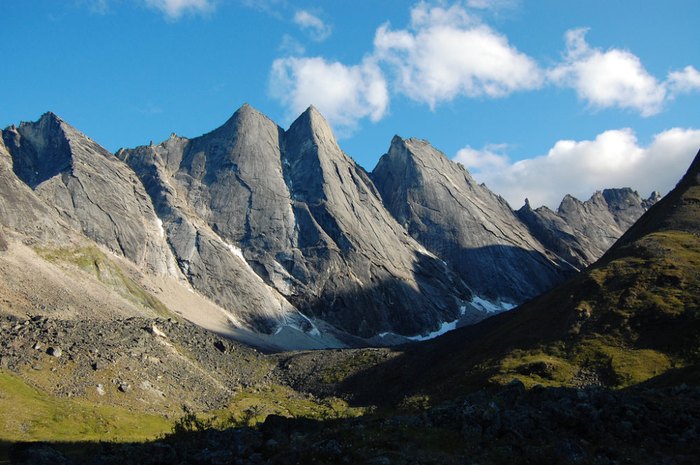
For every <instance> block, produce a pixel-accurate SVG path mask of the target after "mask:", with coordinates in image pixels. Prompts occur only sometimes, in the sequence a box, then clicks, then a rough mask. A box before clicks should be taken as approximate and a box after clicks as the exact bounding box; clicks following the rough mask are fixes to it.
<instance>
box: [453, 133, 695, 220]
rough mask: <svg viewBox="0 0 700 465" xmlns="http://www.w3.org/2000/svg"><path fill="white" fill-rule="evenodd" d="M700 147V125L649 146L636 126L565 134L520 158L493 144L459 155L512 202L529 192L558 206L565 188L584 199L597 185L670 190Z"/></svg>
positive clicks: (659, 138)
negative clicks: (585, 135) (591, 135)
mask: <svg viewBox="0 0 700 465" xmlns="http://www.w3.org/2000/svg"><path fill="white" fill-rule="evenodd" d="M698 148H700V130H698V129H681V128H673V129H669V130H667V131H664V132H662V133H660V134H657V135H656V136H655V137H654V139H653V141H652V142H651V144H649V145H648V146H647V147H643V146H641V145H640V144H639V142H638V141H637V138H636V136H635V134H634V132H633V131H632V130H630V129H619V130H610V131H605V132H603V133H602V134H599V135H598V136H597V137H596V138H595V139H594V140H584V141H573V140H561V141H558V142H557V143H556V144H554V146H553V147H552V148H551V149H550V150H549V152H548V153H547V154H546V155H543V156H539V157H535V158H530V159H525V160H521V161H518V162H515V163H510V162H509V161H507V157H505V155H504V154H502V153H497V154H495V155H496V156H497V157H498V158H496V159H494V153H493V150H489V148H488V147H487V148H486V149H485V150H483V151H477V150H474V149H471V148H469V147H467V148H465V149H462V150H461V151H460V152H458V154H457V156H455V161H459V162H461V163H463V164H464V165H465V166H466V167H467V168H468V169H471V170H472V175H473V176H474V178H475V179H477V180H478V181H479V182H485V183H486V185H487V186H488V187H489V188H490V189H491V190H493V191H494V192H496V193H497V194H500V195H502V196H503V197H504V198H505V199H506V200H507V201H508V202H509V203H510V205H511V206H512V207H513V208H519V207H520V206H521V205H522V204H523V201H524V199H525V198H526V197H527V198H529V199H530V203H531V204H532V205H533V207H535V206H539V205H547V206H549V207H550V208H556V207H557V206H558V205H559V203H560V202H561V199H562V198H563V197H564V195H565V194H571V195H573V196H574V197H577V198H579V199H581V200H585V199H588V198H589V197H590V196H591V195H592V194H593V193H594V192H595V191H596V190H600V189H604V188H610V187H631V188H632V189H635V190H637V191H638V192H639V193H640V195H643V196H647V195H649V194H650V193H651V192H652V191H654V190H658V191H660V192H662V194H665V193H667V192H668V191H669V190H671V189H672V188H673V187H674V186H675V184H676V183H677V182H678V180H679V179H680V178H681V177H682V176H683V174H684V173H685V171H686V170H687V169H688V166H689V165H690V163H691V161H692V160H693V157H694V156H695V154H696V153H697V152H698ZM465 154H466V156H465ZM481 157H483V159H482V158H481Z"/></svg>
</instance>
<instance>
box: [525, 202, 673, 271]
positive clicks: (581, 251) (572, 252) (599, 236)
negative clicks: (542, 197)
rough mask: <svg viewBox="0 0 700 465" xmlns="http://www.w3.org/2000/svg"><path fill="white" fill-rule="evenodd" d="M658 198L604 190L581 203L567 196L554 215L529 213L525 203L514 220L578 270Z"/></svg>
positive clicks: (547, 211)
mask: <svg viewBox="0 0 700 465" xmlns="http://www.w3.org/2000/svg"><path fill="white" fill-rule="evenodd" d="M659 198H660V195H659V193H658V192H654V193H652V195H651V196H650V197H649V198H648V199H646V200H642V199H641V198H640V196H639V194H638V193H637V192H635V191H633V190H632V189H630V188H621V189H605V190H603V191H602V192H600V191H599V192H596V193H595V194H593V196H592V197H591V198H590V199H588V200H586V201H585V202H581V201H580V200H577V199H576V198H574V197H572V196H570V195H567V196H566V197H564V199H563V200H562V202H561V204H560V205H559V209H558V210H557V212H553V211H552V210H550V209H549V208H547V207H540V208H537V209H535V210H533V209H532V208H531V207H530V204H529V203H528V202H527V201H526V203H525V205H524V206H523V207H522V208H521V209H520V210H518V211H517V215H518V217H519V218H520V219H521V220H522V221H523V222H524V223H525V224H526V225H527V226H528V228H530V231H531V232H532V234H533V235H534V236H535V237H537V238H538V239H539V240H540V241H541V242H542V243H543V244H544V245H545V246H546V247H548V248H549V249H550V250H552V251H553V252H554V253H556V254H558V255H559V256H561V257H562V258H564V259H565V260H566V261H568V262H569V263H571V264H572V265H574V266H575V267H577V268H579V269H583V268H585V267H586V266H588V265H590V264H591V263H593V262H594V261H596V260H597V259H598V258H600V257H601V256H602V255H603V254H604V253H605V251H607V250H608V249H609V248H610V246H612V245H613V244H614V243H615V241H616V240H617V239H618V238H619V237H620V236H622V234H623V233H624V232H625V231H626V230H627V229H628V228H629V227H630V226H632V224H634V222H636V221H637V220H638V219H639V217H641V216H642V214H644V212H645V211H647V210H648V209H649V207H651V206H652V205H653V204H654V203H656V202H657V201H658V200H659Z"/></svg>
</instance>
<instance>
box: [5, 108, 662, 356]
mask: <svg viewBox="0 0 700 465" xmlns="http://www.w3.org/2000/svg"><path fill="white" fill-rule="evenodd" d="M2 141H3V144H2V146H0V161H1V163H2V166H1V167H0V168H1V169H2V171H1V172H0V175H2V177H3V183H2V187H0V189H2V191H0V223H1V224H2V225H3V227H4V228H5V229H6V233H5V235H6V236H11V237H15V235H16V237H17V239H18V241H19V242H20V243H22V244H24V245H27V246H29V247H28V248H27V249H24V252H25V253H24V256H23V258H22V259H23V260H25V261H31V262H32V265H31V266H32V267H33V268H34V270H33V271H32V272H31V275H32V276H31V277H29V276H27V277H26V278H27V279H26V280H25V285H26V283H36V286H37V287H40V288H42V289H46V286H45V284H43V283H42V281H46V280H47V279H48V278H47V277H45V276H44V274H46V272H44V271H43V270H41V268H42V267H44V265H45V264H44V263H43V262H45V261H46V259H47V257H49V258H51V259H52V261H53V265H55V266H59V267H61V266H62V267H63V272H65V267H66V265H75V262H76V261H78V262H81V261H82V262H85V261H86V260H85V259H84V257H82V258H80V257H78V258H76V257H75V256H74V255H75V254H74V253H72V252H71V253H67V254H66V253H65V252H66V250H75V249H76V245H75V244H79V246H77V249H79V250H82V251H90V252H89V253H87V255H88V256H91V255H95V254H98V255H99V256H100V257H102V258H101V260H104V261H105V263H112V262H115V263H112V265H109V266H107V265H105V267H111V268H114V269H115V270H116V271H114V273H116V274H120V273H121V274H122V275H125V276H126V278H128V282H129V285H128V286H127V285H125V284H124V283H123V282H121V281H123V280H120V279H117V280H116V282H115V279H112V278H109V279H107V278H105V277H104V276H103V275H104V273H102V272H101V271H100V270H99V267H97V272H95V273H93V274H94V276H92V277H91V278H96V279H92V282H90V283H86V284H79V285H78V287H80V286H83V287H89V288H95V289H96V290H95V292H101V293H104V292H106V293H108V294H110V297H109V298H106V300H105V302H106V303H105V306H104V307H106V308H107V310H106V313H107V314H109V313H110V311H111V310H112V309H113V308H115V307H117V308H118V307H120V306H130V307H132V308H131V309H130V310H124V312H126V313H132V314H137V315H141V314H143V312H144V311H145V312H146V313H148V312H150V311H152V310H153V307H158V306H159V305H162V306H164V307H166V308H168V309H169V310H171V311H174V312H176V313H178V314H180V315H183V316H185V317H186V318H188V319H190V320H191V321H194V322H195V323H198V324H200V325H202V326H204V327H205V328H208V329H213V330H215V331H219V332H223V333H227V334H229V335H231V336H234V337H238V338H239V339H241V340H245V341H248V342H251V343H253V344H256V345H258V346H261V347H270V348H274V347H275V346H277V347H280V348H295V347H296V348H303V347H343V346H357V345H366V344H368V343H369V344H380V345H384V344H396V343H400V342H405V341H408V340H410V339H411V338H413V339H426V338H430V337H434V336H435V335H437V334H441V333H443V332H444V331H446V330H448V329H452V328H454V327H457V326H461V325H464V324H471V323H474V322H476V321H479V320H481V319H483V318H485V317H487V316H489V315H490V314H492V313H494V312H500V311H503V310H507V309H510V308H512V307H514V306H516V305H518V304H520V303H522V302H524V301H526V300H528V299H531V298H533V297H535V296H537V295H539V294H541V293H542V292H544V291H546V290H548V289H551V288H552V287H554V286H555V285H557V284H559V283H561V282H562V281H564V280H565V279H566V278H568V277H570V276H572V275H574V274H575V273H576V272H577V271H578V270H580V269H583V268H585V267H586V266H587V265H589V264H590V263H592V262H593V261H594V260H595V259H597V258H598V257H600V256H601V255H602V254H603V253H604V252H605V250H606V249H607V248H608V247H609V246H610V245H612V243H613V242H614V241H615V240H616V239H617V238H618V237H619V236H620V235H622V233H623V232H624V231H625V230H626V229H627V228H628V227H629V226H630V225H631V224H632V223H633V222H634V221H635V220H636V219H637V218H638V217H639V216H641V215H642V214H643V213H644V211H646V209H648V208H649V207H650V206H651V205H653V204H654V202H656V201H657V200H658V194H656V193H655V194H653V195H652V196H651V197H650V198H649V199H647V200H642V199H641V198H640V197H639V195H638V194H637V193H636V192H634V191H632V190H630V189H628V188H624V189H606V190H604V191H603V192H598V193H596V194H594V195H593V197H591V199H590V200H587V201H585V202H580V201H578V200H576V199H574V198H573V197H570V196H567V197H566V198H565V199H564V200H563V201H562V204H561V206H560V207H559V209H558V211H557V212H556V213H555V212H553V211H551V210H549V209H547V208H546V207H540V208H538V209H536V210H532V209H531V208H530V206H529V204H528V203H527V202H526V205H525V206H524V207H522V208H521V209H520V210H518V211H513V210H512V209H511V207H510V206H509V205H508V204H507V203H506V202H505V200H503V198H501V197H500V196H498V195H497V194H494V193H493V192H491V191H490V190H489V189H488V188H487V187H486V186H485V185H479V184H478V183H476V182H475V181H474V179H473V178H472V177H471V176H470V174H469V173H468V172H467V171H466V170H465V169H464V167H462V166H461V165H459V164H457V163H455V162H452V161H451V160H449V159H448V158H447V157H446V156H445V155H444V154H443V153H441V152H439V151H438V150H437V149H435V148H433V147H432V146H431V145H430V144H429V143H428V142H427V141H423V140H417V139H403V138H401V137H398V136H396V137H394V138H393V140H392V141H391V144H390V147H389V150H388V152H387V153H386V154H385V155H384V156H382V157H381V158H380V160H379V162H378V164H377V166H376V167H375V169H374V170H373V171H372V172H371V173H368V172H366V171H365V170H364V169H363V168H362V167H360V166H359V165H357V164H356V163H355V162H354V161H353V160H352V158H350V157H349V156H348V155H347V154H345V153H344V152H343V151H342V150H341V149H340V147H339V146H338V144H337V142H336V140H335V138H334V135H333V132H332V130H331V129H330V127H329V125H328V124H327V122H326V121H325V119H324V118H323V116H322V115H321V114H320V113H319V112H318V111H317V110H316V109H315V108H314V107H310V108H309V109H308V110H307V111H305V112H304V113H303V114H302V115H301V116H300V117H299V118H298V119H297V120H296V121H294V123H293V124H292V125H291V126H290V127H289V129H287V130H284V129H282V128H280V127H279V126H278V125H276V124H275V123H274V122H273V121H271V120H270V119H269V118H267V117H265V116H264V115H262V114H261V113H260V112H258V111H257V110H255V109H253V108H252V107H250V106H249V105H244V106H243V107H241V108H240V109H239V110H238V111H236V112H235V113H234V115H233V116H232V117H231V118H230V119H229V120H228V121H226V122H225V123H224V124H223V125H222V126H221V127H219V128H217V129H215V130H213V131H212V132H210V133H207V134H204V135H202V136H200V137H196V138H193V139H188V138H184V137H180V136H177V135H175V134H173V135H172V136H171V137H170V138H169V139H167V140H166V141H164V142H162V143H160V144H158V145H154V144H152V143H151V144H150V145H147V146H141V147H137V148H134V149H120V150H119V151H117V152H116V153H115V154H112V153H110V152H108V151H107V150H105V149H104V148H103V147H101V146H99V145H98V144H97V143H95V142H94V141H92V140H91V139H90V138H89V137H88V136H86V135H84V134H82V133H80V132H79V131H78V130H77V129H75V128H73V127H72V126H70V125H69V124H68V123H66V122H65V121H63V120H62V119H60V118H59V117H58V116H56V115H54V114H52V113H46V114H45V115H43V116H42V117H41V118H40V119H39V120H38V121H37V122H33V123H22V124H20V125H19V127H15V126H11V127H9V128H6V129H5V130H3V131H2ZM31 254H38V255H39V256H38V257H35V256H33V257H30V256H29V255H31ZM66 255H68V256H66ZM82 255H85V253H83V254H82ZM37 258H38V259H39V261H38V262H37V260H36V259H37ZM87 261H88V262H89V261H90V259H87ZM93 261H94V260H93ZM93 268H94V267H93ZM93 271H94V270H93ZM50 272H51V273H56V272H57V271H56V270H51V271H50ZM53 277H54V278H55V276H53ZM75 279H76V280H78V281H80V280H82V279H84V276H76V277H75ZM94 281H97V283H95V282H94ZM11 283H12V280H10V282H9V283H7V284H6V285H5V286H6V287H7V289H6V290H5V292H4V293H5V294H8V295H13V294H14V295H16V294H18V293H21V292H22V291H20V290H18V289H17V286H15V287H12V284H11ZM88 284H89V285H88ZM32 285H33V284H32ZM53 285H55V286H56V288H57V289H60V288H61V284H60V283H57V282H54V283H53ZM71 285H73V286H75V285H76V283H75V282H73V283H71ZM66 287H70V285H68V284H66ZM100 287H101V288H102V289H99V288H100ZM105 287H106V289H105ZM64 291H65V290H64ZM67 291H68V292H58V295H60V296H64V295H65V296H66V298H65V300H64V301H61V302H60V303H59V302H57V301H55V300H53V301H52V305H53V306H54V307H66V308H84V307H85V303H84V302H81V297H79V296H78V297H76V296H75V295H74V294H75V293H74V292H71V289H67ZM185 293H189V294H193V295H190V296H187V297H184V295H185ZM34 294H37V295H40V294H41V293H40V292H37V293H32V292H30V293H28V295H24V296H23V298H21V299H14V301H13V302H14V303H13V305H15V306H16V312H20V313H21V312H22V311H25V312H26V311H32V309H33V307H36V306H42V305H46V304H45V303H42V302H43V301H42V302H40V300H41V299H40V298H39V297H37V295H34ZM52 294H56V293H55V292H52ZM144 296H145V297H144ZM174 296H180V297H174ZM115 299H116V300H118V301H119V302H117V301H115ZM44 300H46V299H44ZM144 302H145V304H144ZM149 302H151V303H149ZM153 302H157V303H156V304H154V303H153ZM91 311H93V312H94V311H95V310H94V309H93V310H91Z"/></svg>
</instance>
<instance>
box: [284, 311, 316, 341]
mask: <svg viewBox="0 0 700 465" xmlns="http://www.w3.org/2000/svg"><path fill="white" fill-rule="evenodd" d="M298 314H299V316H301V317H302V318H303V319H305V320H306V321H308V322H309V324H310V325H311V329H310V330H308V331H304V330H303V329H302V328H301V326H299V325H297V324H294V323H293V322H291V321H289V320H287V318H286V317H285V321H284V324H281V325H279V326H278V327H277V330H275V335H277V334H279V333H280V332H282V330H283V329H284V328H292V329H295V330H297V331H299V332H300V333H306V334H308V335H310V336H320V335H321V331H319V330H318V328H317V327H316V325H315V324H314V323H313V322H312V321H311V320H310V319H309V317H307V316H306V315H304V314H303V313H301V312H298Z"/></svg>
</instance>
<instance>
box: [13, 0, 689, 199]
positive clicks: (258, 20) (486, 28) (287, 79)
mask: <svg viewBox="0 0 700 465" xmlns="http://www.w3.org/2000/svg"><path fill="white" fill-rule="evenodd" d="M7 3H11V4H12V6H11V7H10V6H9V5H5V6H4V8H3V15H2V16H0V38H1V39H2V43H3V57H2V61H3V72H2V74H1V75H0V76H2V77H0V83H2V89H3V92H2V94H1V95H0V126H2V127H5V126H7V125H10V124H16V123H18V122H19V121H29V120H36V119H37V118H38V117H39V115H41V114H42V113H43V112H45V111H47V110H51V111H54V112H55V113H57V114H58V115H60V116H61V117H62V118H64V119H65V120H66V121H68V122H69V123H71V124H73V125H74V126H76V127H77V128H78V129H80V130H81V131H83V132H85V133H86V134H88V135H89V136H90V137H92V138H93V139H95V140H96V141H97V142H99V143H101V144H102V145H104V146H105V147H106V148H108V149H109V150H116V149H117V148H119V147H133V146H136V145H141V144H147V143H149V141H151V140H153V141H154V142H156V143H157V142H159V141H161V140H163V139H165V138H167V136H168V135H169V134H170V133H171V132H176V133H178V134H180V135H184V136H188V137H195V136H197V135H200V134H202V133H204V132H208V131H209V130H211V129H213V128H215V127H217V126H218V125H220V124H222V123H223V122H224V121H225V120H226V119H227V118H229V117H230V116H231V114H232V113H233V112H234V111H235V110H236V109H237V108H238V107H240V106H241V105H242V104H243V103H244V102H248V103H250V104H251V105H253V106H254V107H256V108H258V109H259V110H260V111H262V112H263V113H265V114H266V115H268V116H269V117H271V118H272V119H273V120H275V121H276V122H277V123H278V124H280V125H281V126H282V127H287V126H288V125H289V123H290V122H291V121H292V120H293V119H294V118H295V117H296V116H297V115H298V113H300V112H301V111H302V110H303V109H304V108H305V107H306V106H308V105H309V104H314V105H316V106H317V107H318V108H319V110H320V111H321V112H322V113H323V114H324V115H325V116H326V117H327V118H328V119H329V121H330V122H331V124H332V125H333V127H334V129H335V131H336V133H337V135H338V136H339V139H340V145H341V147H342V148H343V149H344V150H345V151H346V152H347V153H348V154H349V155H351V156H352V157H353V158H354V159H355V160H357V161H358V162H359V163H360V164H361V165H362V166H364V167H365V168H366V169H368V170H371V169H372V168H373V167H374V165H375V163H376V161H377V160H378V158H379V156H381V155H382V154H383V153H384V152H385V151H386V150H387V148H388V145H389V142H390V140H391V137H392V136H393V135H394V134H399V135H401V136H403V137H419V138H424V139H428V140H430V141H431V142H432V143H433V145H435V146H436V147H437V148H438V149H440V150H442V151H443V152H444V153H445V154H446V155H447V156H448V157H450V158H454V159H456V160H458V161H460V162H462V163H463V164H465V165H466V166H467V167H468V169H469V170H470V172H472V174H473V175H474V177H475V178H476V179H477V180H479V181H480V182H481V181H483V182H486V184H487V185H488V186H489V187H491V188H492V189H493V190H494V191H496V192H497V193H499V194H502V195H503V196H504V197H505V198H506V199H507V200H508V201H509V202H510V203H511V205H512V206H513V207H514V208H518V207H519V206H520V205H521V204H522V200H523V199H524V198H525V197H526V196H527V197H530V199H531V203H533V205H541V204H547V205H549V206H550V207H556V206H557V204H558V201H559V199H561V197H562V196H563V195H564V193H572V194H574V195H575V196H577V197H579V198H587V197H588V196H590V195H591V194H592V193H593V191H595V190H596V189H600V188H603V187H621V186H630V187H633V188H635V189H637V190H639V191H640V193H641V194H642V195H648V194H649V193H650V191H651V190H652V189H658V190H660V191H662V192H665V191H668V190H669V189H670V188H671V187H672V186H673V184H674V183H675V181H676V180H677V179H678V178H679V177H680V175H681V174H682V173H683V171H684V170H685V169H686V168H687V166H688V164H689V163H690V160H691V159H692V157H693V156H694V155H695V153H696V152H697V150H698V149H699V148H700V130H699V129H700V121H698V116H700V110H699V108H700V72H699V71H698V70H700V46H699V44H700V28H698V27H697V22H698V20H700V2H697V1H695V0H665V1H654V0H648V1H644V2H638V1H621V0H618V1H611V0H608V1H596V0H588V1H585V2H581V1H574V0H572V1H566V0H541V1H526V0H462V1H453V2H448V1H430V2H406V1H394V0H374V1H367V0H353V1H349V0H337V1H326V2H319V1H298V2H291V1H285V0H262V1H257V2H256V1H253V0H61V1H56V0H43V1H40V0H24V1H22V2H7Z"/></svg>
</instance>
